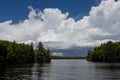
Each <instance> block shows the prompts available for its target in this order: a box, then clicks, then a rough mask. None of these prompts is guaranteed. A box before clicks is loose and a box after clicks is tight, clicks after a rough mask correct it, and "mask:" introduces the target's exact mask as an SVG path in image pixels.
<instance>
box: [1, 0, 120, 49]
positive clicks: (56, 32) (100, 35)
mask: <svg viewBox="0 0 120 80" xmlns="http://www.w3.org/2000/svg"><path fill="white" fill-rule="evenodd" d="M28 8H29V9H30V12H29V14H28V18H27V19H25V20H23V21H21V22H19V23H18V24H13V23H12V20H9V21H5V22H1V23H0V39H4V40H10V41H13V40H16V41H17V42H25V43H29V42H30V41H33V42H38V41H42V42H44V44H45V45H46V46H47V47H49V48H57V49H59V48H60V49H61V48H70V47H73V46H77V47H78V46H96V45H99V44H101V43H103V42H106V41H108V40H112V41H119V40H120V38H119V35H120V31H119V30H120V1H119V0H118V1H115V0H102V1H101V3H100V4H99V5H98V6H96V7H92V8H91V10H90V12H89V16H84V17H83V18H82V19H80V20H78V21H75V19H74V18H71V17H68V16H69V12H66V13H63V12H62V11H61V10H60V9H58V8H45V9H44V10H43V11H40V10H39V9H34V8H33V7H32V6H29V7H28Z"/></svg>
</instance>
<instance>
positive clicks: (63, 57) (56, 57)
mask: <svg viewBox="0 0 120 80" xmlns="http://www.w3.org/2000/svg"><path fill="white" fill-rule="evenodd" d="M51 59H86V57H66V56H51Z"/></svg>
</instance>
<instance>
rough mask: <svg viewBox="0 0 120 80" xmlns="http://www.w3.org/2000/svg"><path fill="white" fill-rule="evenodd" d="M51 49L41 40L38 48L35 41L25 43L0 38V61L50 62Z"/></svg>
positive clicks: (10, 62)
mask: <svg viewBox="0 0 120 80" xmlns="http://www.w3.org/2000/svg"><path fill="white" fill-rule="evenodd" d="M50 60H51V58H50V50H49V49H46V48H44V46H43V43H42V42H39V43H38V45H37V47H36V49H34V47H33V43H32V42H31V44H24V43H16V41H13V42H10V41H5V40H0V62H5V63H9V64H13V63H34V62H38V63H44V62H48V63H49V62H50Z"/></svg>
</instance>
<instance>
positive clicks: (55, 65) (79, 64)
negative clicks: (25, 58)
mask: <svg viewBox="0 0 120 80" xmlns="http://www.w3.org/2000/svg"><path fill="white" fill-rule="evenodd" d="M0 80H120V63H94V62H88V61H86V60H84V59H82V60H80V59H77V60H52V62H51V63H50V64H37V63H34V64H26V65H3V64H1V65H0Z"/></svg>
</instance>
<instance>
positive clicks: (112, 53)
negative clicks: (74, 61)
mask: <svg viewBox="0 0 120 80" xmlns="http://www.w3.org/2000/svg"><path fill="white" fill-rule="evenodd" d="M87 60H88V61H95V62H120V42H115V43H113V42H112V41H109V42H107V43H104V44H101V45H100V46H99V47H95V48H94V50H93V51H88V56H87Z"/></svg>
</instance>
